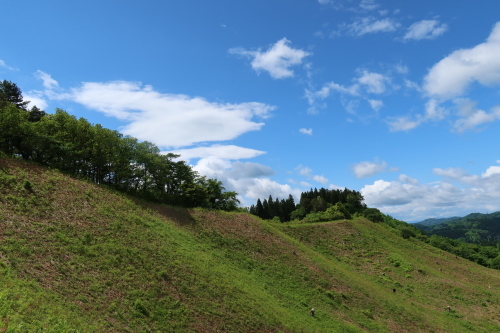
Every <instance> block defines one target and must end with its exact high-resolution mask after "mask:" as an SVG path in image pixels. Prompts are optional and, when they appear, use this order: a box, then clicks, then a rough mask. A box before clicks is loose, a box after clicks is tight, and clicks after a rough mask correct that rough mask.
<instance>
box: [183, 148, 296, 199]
mask: <svg viewBox="0 0 500 333" xmlns="http://www.w3.org/2000/svg"><path fill="white" fill-rule="evenodd" d="M193 169H194V170H195V171H197V172H198V173H199V174H200V175H202V176H207V177H209V178H216V179H218V180H220V181H222V182H223V183H224V186H225V188H226V190H228V191H235V192H237V193H238V194H239V195H240V196H241V197H240V198H241V199H243V204H247V205H251V204H255V201H256V200H257V199H259V198H260V199H261V200H262V199H267V198H268V197H269V195H270V194H271V195H272V196H273V198H275V199H276V198H280V199H286V198H288V195H289V194H292V195H293V196H294V198H295V199H297V200H298V199H300V194H301V193H302V191H301V190H299V189H296V188H292V187H291V186H290V185H288V184H280V183H278V182H275V181H273V180H271V179H269V176H271V175H273V174H274V171H273V170H272V169H271V168H270V167H268V166H265V165H262V164H258V163H252V162H245V163H243V162H240V161H235V162H231V161H229V160H227V159H222V158H218V157H215V156H211V157H207V158H202V159H200V160H199V161H198V162H197V164H196V165H194V166H193Z"/></svg>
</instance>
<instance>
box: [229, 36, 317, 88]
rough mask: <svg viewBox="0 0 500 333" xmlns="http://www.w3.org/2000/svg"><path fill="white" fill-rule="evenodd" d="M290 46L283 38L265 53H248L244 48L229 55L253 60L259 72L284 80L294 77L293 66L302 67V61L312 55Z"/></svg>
mask: <svg viewBox="0 0 500 333" xmlns="http://www.w3.org/2000/svg"><path fill="white" fill-rule="evenodd" d="M289 44H290V41H289V40H288V39H286V38H283V39H281V40H279V41H277V42H276V44H274V45H272V46H271V47H270V48H269V49H268V50H267V51H265V52H262V51H261V50H260V49H259V50H257V51H248V50H245V49H242V48H232V49H230V50H229V53H232V54H239V55H242V56H246V57H249V58H252V62H251V65H252V68H253V69H254V70H256V71H257V72H260V71H267V72H268V73H269V75H271V77H273V78H275V79H284V78H287V77H292V76H293V75H294V72H293V71H292V70H291V67H292V66H296V65H300V64H301V63H302V59H303V58H305V57H307V56H309V55H310V53H308V52H306V51H304V50H300V49H293V48H291V47H290V46H289Z"/></svg>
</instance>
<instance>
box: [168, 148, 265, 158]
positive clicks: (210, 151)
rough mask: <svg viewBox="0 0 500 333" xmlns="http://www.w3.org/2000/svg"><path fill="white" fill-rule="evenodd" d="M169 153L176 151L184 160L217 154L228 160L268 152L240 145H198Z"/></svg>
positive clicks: (251, 156) (216, 155)
mask: <svg viewBox="0 0 500 333" xmlns="http://www.w3.org/2000/svg"><path fill="white" fill-rule="evenodd" d="M167 153H174V154H179V155H181V159H182V160H190V159H192V158H206V157H210V156H215V157H219V158H223V159H227V160H239V159H243V158H253V157H256V156H259V155H262V154H265V153H266V152H264V151H260V150H255V149H250V148H244V147H238V146H234V145H212V146H210V147H196V148H187V149H177V150H172V151H168V152H167Z"/></svg>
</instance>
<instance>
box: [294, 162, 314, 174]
mask: <svg viewBox="0 0 500 333" xmlns="http://www.w3.org/2000/svg"><path fill="white" fill-rule="evenodd" d="M295 170H297V172H298V173H299V175H301V176H307V177H309V176H311V173H312V170H311V169H309V168H308V167H305V166H302V165H299V166H298V167H296V168H295Z"/></svg>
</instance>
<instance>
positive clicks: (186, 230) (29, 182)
mask: <svg viewBox="0 0 500 333" xmlns="http://www.w3.org/2000/svg"><path fill="white" fill-rule="evenodd" d="M499 278H500V273H499V272H498V271H496V270H491V269H487V268H484V267H481V266H479V265H477V264H474V263H472V262H469V261H466V260H464V259H457V258H455V256H453V255H451V254H449V253H446V252H443V251H441V250H438V249H436V248H433V247H431V246H429V245H427V244H423V243H422V242H420V241H418V240H417V239H415V238H411V239H409V240H405V239H403V238H401V237H400V235H399V231H396V230H394V229H391V228H390V227H388V226H387V225H384V224H375V223H372V222H369V221H367V220H364V219H359V220H354V221H345V222H344V221H337V222H328V223H316V224H281V223H272V222H264V221H262V220H260V219H258V218H255V217H254V216H251V215H249V214H243V213H224V212H215V211H209V210H199V209H192V210H186V209H181V208H173V207H168V206H161V205H155V204H149V203H145V202H139V201H136V200H133V199H131V198H128V197H126V196H124V195H121V194H118V193H116V192H113V191H110V190H108V189H106V188H103V187H99V186H96V185H94V184H90V183H85V182H81V181H79V180H76V179H73V178H69V177H67V176H64V175H61V174H60V173H57V172H55V171H51V170H47V169H43V168H39V167H36V166H33V165H30V164H27V163H24V162H22V161H18V160H12V159H6V158H0V320H1V321H0V332H3V331H5V332H497V331H498V332H500V318H499V317H498V312H499V310H500V284H499V283H498V281H499ZM447 306H450V307H451V311H446V310H445V308H446V307H447ZM311 307H314V308H315V309H316V316H315V317H311V315H310V314H309V309H310V308H311Z"/></svg>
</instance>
